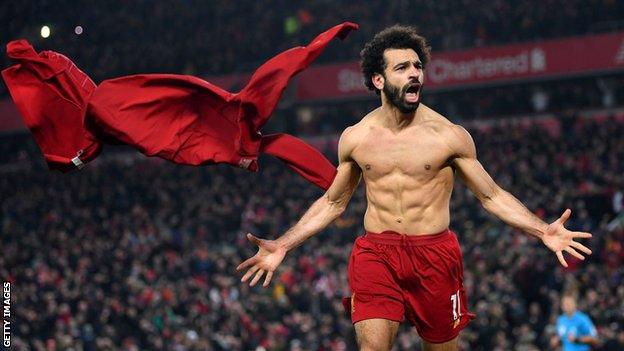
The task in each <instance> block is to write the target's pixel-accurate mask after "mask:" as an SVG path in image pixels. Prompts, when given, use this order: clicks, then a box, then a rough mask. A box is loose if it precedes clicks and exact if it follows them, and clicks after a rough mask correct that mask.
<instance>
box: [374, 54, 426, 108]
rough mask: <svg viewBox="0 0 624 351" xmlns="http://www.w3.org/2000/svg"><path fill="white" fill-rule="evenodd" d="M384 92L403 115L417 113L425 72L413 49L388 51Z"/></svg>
mask: <svg viewBox="0 0 624 351" xmlns="http://www.w3.org/2000/svg"><path fill="white" fill-rule="evenodd" d="M384 59H385V61H386V68H385V70H384V74H383V78H384V84H383V92H384V94H385V95H386V97H387V98H388V101H389V102H390V103H391V104H392V105H394V106H396V107H397V108H398V109H399V111H401V112H402V113H410V112H414V111H416V109H417V108H418V105H419V104H420V92H421V90H422V85H423V80H424V71H423V64H422V62H421V61H420V58H419V57H418V54H417V53H416V52H415V51H414V50H412V49H387V50H386V51H385V52H384Z"/></svg>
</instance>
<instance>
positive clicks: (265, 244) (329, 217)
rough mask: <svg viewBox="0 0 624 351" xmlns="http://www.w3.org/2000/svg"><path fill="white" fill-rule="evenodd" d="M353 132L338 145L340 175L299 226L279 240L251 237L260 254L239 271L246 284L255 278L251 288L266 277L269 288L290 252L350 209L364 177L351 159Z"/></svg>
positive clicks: (301, 220)
mask: <svg viewBox="0 0 624 351" xmlns="http://www.w3.org/2000/svg"><path fill="white" fill-rule="evenodd" d="M349 132H350V129H347V130H345V132H344V133H343V135H342V136H341V138H340V142H339V143H338V159H339V165H338V172H337V173H336V177H335V178H334V181H333V183H332V185H331V186H330V187H329V189H327V192H326V193H325V194H324V195H323V196H322V197H321V198H319V199H318V200H316V201H315V202H314V204H312V206H311V207H310V208H309V209H308V210H307V211H306V213H305V214H304V215H303V217H301V219H300V220H299V221H298V222H297V224H295V225H294V226H293V227H292V228H290V229H289V230H288V231H287V232H286V233H284V235H282V236H280V237H279V238H277V239H276V240H265V239H260V238H257V237H256V236H254V235H252V234H247V238H248V239H249V241H251V242H252V243H254V244H256V245H257V246H258V253H256V255H254V256H253V257H251V258H249V259H247V260H246V261H244V262H243V263H241V264H240V265H238V267H236V270H237V271H241V270H244V269H247V272H246V273H245V274H244V275H243V277H242V279H241V281H242V282H246V281H247V280H249V278H251V276H252V275H254V274H255V276H254V278H253V279H252V280H251V282H250V283H249V285H250V286H254V285H256V283H257V282H258V281H259V280H260V279H261V278H262V276H263V275H264V274H265V273H266V277H265V279H264V283H263V286H268V285H269V283H270V282H271V279H272V278H273V273H274V272H275V270H276V269H277V267H278V266H279V264H280V263H281V262H282V260H283V259H284V256H285V255H286V253H287V252H288V251H290V250H292V249H293V248H295V247H297V246H299V245H300V244H301V243H303V242H304V241H305V240H307V239H308V238H310V237H311V236H313V235H314V234H316V233H318V232H320V231H321V230H323V229H324V228H325V227H327V226H328V225H329V224H330V223H331V222H333V221H334V220H335V219H336V218H338V217H339V216H340V215H341V214H342V212H344V210H345V209H346V208H347V204H348V203H349V200H350V199H351V196H352V195H353V193H354V192H355V189H357V186H358V184H359V182H360V178H361V174H362V172H361V170H360V168H359V167H358V165H357V164H356V163H355V161H353V160H352V159H351V151H352V150H353V147H354V144H353V141H352V138H351V137H350V136H349Z"/></svg>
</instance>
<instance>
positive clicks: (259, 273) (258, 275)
mask: <svg viewBox="0 0 624 351" xmlns="http://www.w3.org/2000/svg"><path fill="white" fill-rule="evenodd" d="M263 274H264V269H261V270H259V271H258V273H256V276H255V277H254V278H253V279H252V280H251V283H249V286H254V285H256V283H258V280H260V278H262V275H263Z"/></svg>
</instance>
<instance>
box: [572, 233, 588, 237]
mask: <svg viewBox="0 0 624 351" xmlns="http://www.w3.org/2000/svg"><path fill="white" fill-rule="evenodd" d="M572 237H573V238H591V237H592V235H591V233H586V232H572Z"/></svg>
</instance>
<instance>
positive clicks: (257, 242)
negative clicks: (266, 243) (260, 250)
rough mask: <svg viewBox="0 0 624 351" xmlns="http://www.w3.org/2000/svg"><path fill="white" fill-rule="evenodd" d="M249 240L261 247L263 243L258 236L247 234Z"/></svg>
mask: <svg viewBox="0 0 624 351" xmlns="http://www.w3.org/2000/svg"><path fill="white" fill-rule="evenodd" d="M247 240H249V241H251V242H252V243H254V244H256V245H258V246H260V244H261V243H262V240H261V239H260V238H258V237H257V236H255V235H253V234H251V233H247Z"/></svg>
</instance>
